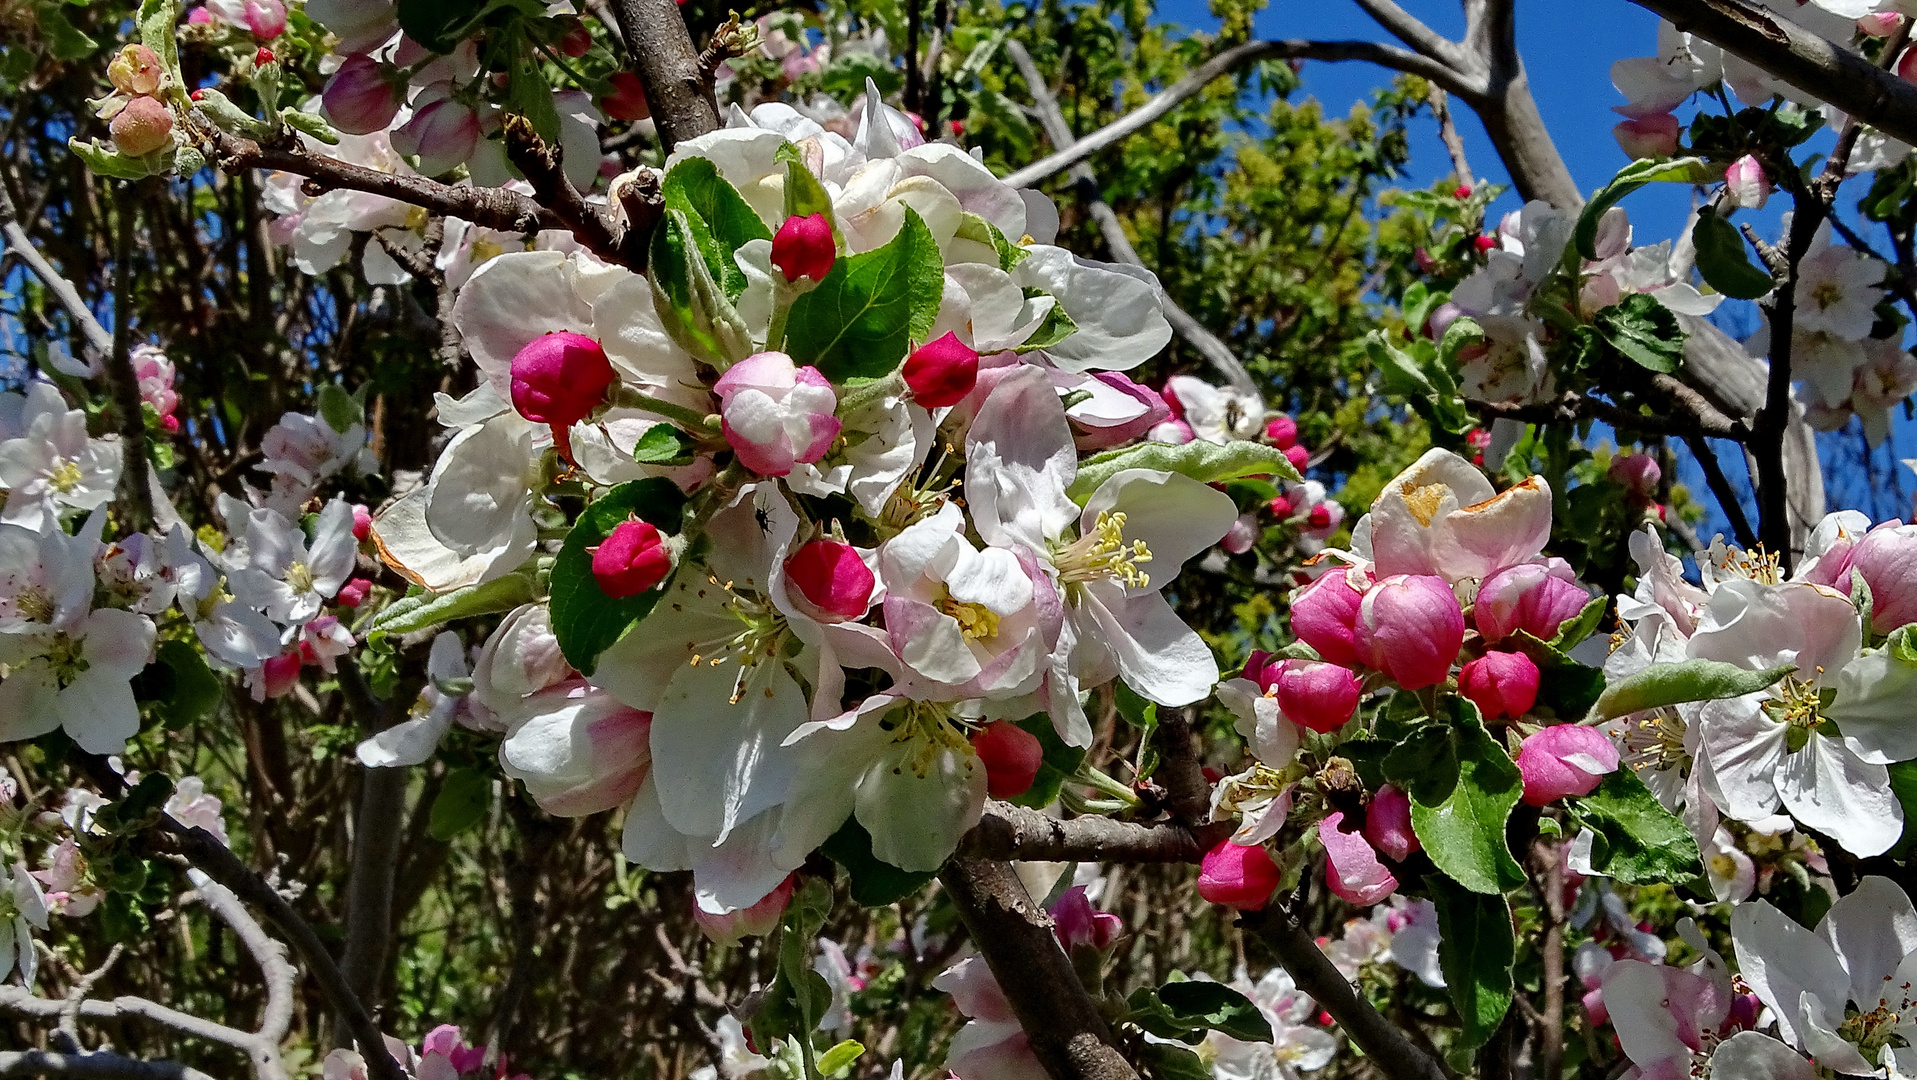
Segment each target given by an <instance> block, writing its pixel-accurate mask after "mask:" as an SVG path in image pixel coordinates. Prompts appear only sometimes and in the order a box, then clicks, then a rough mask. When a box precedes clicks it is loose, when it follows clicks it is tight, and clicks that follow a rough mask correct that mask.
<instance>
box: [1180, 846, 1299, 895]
mask: <svg viewBox="0 0 1917 1080" xmlns="http://www.w3.org/2000/svg"><path fill="white" fill-rule="evenodd" d="M1280 880H1281V875H1280V874H1279V872H1278V864H1277V863H1274V862H1272V861H1271V855H1270V854H1269V853H1268V852H1266V851H1265V846H1264V845H1263V844H1253V845H1252V846H1250V847H1241V846H1239V845H1237V844H1234V843H1232V842H1231V841H1230V840H1224V841H1220V842H1219V844H1218V846H1217V847H1215V848H1212V849H1211V850H1210V851H1208V852H1206V853H1205V858H1204V861H1203V862H1201V863H1199V865H1198V895H1200V896H1202V897H1204V898H1205V899H1207V900H1209V901H1211V902H1212V903H1214V904H1224V905H1225V906H1226V907H1233V908H1237V909H1238V910H1239V911H1261V910H1263V909H1264V906H1265V904H1266V903H1267V902H1269V901H1270V900H1271V894H1272V893H1273V892H1275V891H1277V889H1278V883H1279V881H1280Z"/></svg>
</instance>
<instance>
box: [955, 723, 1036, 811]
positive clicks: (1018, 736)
mask: <svg viewBox="0 0 1917 1080" xmlns="http://www.w3.org/2000/svg"><path fill="white" fill-rule="evenodd" d="M972 749H973V750H975V751H977V753H978V759H979V762H980V763H981V764H983V765H984V766H985V790H986V792H987V793H988V794H990V795H991V796H992V798H994V799H1016V798H1018V797H1019V796H1020V795H1023V794H1025V792H1026V791H1028V790H1030V789H1031V786H1032V783H1033V781H1035V780H1037V779H1038V767H1039V764H1040V763H1041V762H1042V761H1043V760H1044V758H1045V747H1044V745H1043V744H1041V743H1040V742H1039V741H1038V736H1036V735H1034V734H1032V733H1031V732H1029V731H1026V730H1025V729H1024V728H1022V727H1019V726H1018V725H1017V724H1014V723H1012V722H1011V721H1009V720H994V721H992V722H991V723H989V724H987V725H985V727H984V728H983V729H982V730H980V731H979V733H978V734H976V735H974V736H972Z"/></svg>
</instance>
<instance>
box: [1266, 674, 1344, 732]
mask: <svg viewBox="0 0 1917 1080" xmlns="http://www.w3.org/2000/svg"><path fill="white" fill-rule="evenodd" d="M1361 689H1362V688H1361V687H1360V686H1359V684H1358V677H1357V676H1356V675H1353V674H1352V673H1351V669H1349V668H1343V667H1339V666H1338V665H1337V664H1325V663H1320V662H1318V661H1316V660H1287V661H1285V662H1284V663H1283V664H1281V665H1279V668H1278V674H1277V677H1276V678H1275V679H1273V680H1272V690H1273V693H1274V695H1275V696H1276V697H1277V699H1278V709H1279V711H1281V712H1283V713H1284V714H1285V715H1286V716H1287V717H1290V718H1291V720H1293V721H1294V722H1296V723H1299V724H1303V725H1304V726H1306V727H1308V728H1310V729H1311V730H1313V731H1316V732H1320V733H1323V732H1330V731H1336V730H1338V729H1339V728H1341V727H1343V726H1345V723H1346V722H1347V721H1349V720H1350V719H1351V714H1352V713H1354V712H1356V711H1357V709H1358V696H1359V693H1360V691H1361Z"/></svg>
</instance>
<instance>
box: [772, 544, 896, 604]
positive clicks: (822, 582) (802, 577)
mask: <svg viewBox="0 0 1917 1080" xmlns="http://www.w3.org/2000/svg"><path fill="white" fill-rule="evenodd" d="M785 575H786V580H788V581H790V582H791V583H792V585H793V586H794V587H795V588H797V589H798V590H799V595H800V596H802V597H804V598H805V600H806V601H807V602H809V603H810V604H811V605H812V606H813V607H815V608H817V609H819V611H820V612H821V613H823V614H825V615H829V616H832V617H834V618H839V619H857V618H860V617H861V616H863V615H864V614H865V612H866V609H867V608H869V607H871V606H872V587H873V585H874V584H875V580H876V579H874V578H873V576H872V568H871V567H869V566H867V565H865V560H864V559H862V558H860V557H859V552H858V549H856V548H854V547H853V546H852V545H851V544H848V543H845V542H844V541H842V540H814V541H812V542H811V543H809V544H806V545H805V546H804V547H801V548H800V549H799V550H798V551H796V552H793V553H792V556H791V557H790V558H788V559H787V560H786V561H785Z"/></svg>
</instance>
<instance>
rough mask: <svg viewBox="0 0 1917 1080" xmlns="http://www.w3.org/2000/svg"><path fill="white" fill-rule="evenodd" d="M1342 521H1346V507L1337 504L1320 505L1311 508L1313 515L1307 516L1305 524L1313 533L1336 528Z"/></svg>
mask: <svg viewBox="0 0 1917 1080" xmlns="http://www.w3.org/2000/svg"><path fill="white" fill-rule="evenodd" d="M1342 520H1344V507H1342V506H1339V505H1338V504H1337V503H1319V504H1318V505H1317V506H1314V507H1312V508H1311V513H1309V514H1306V515H1305V524H1306V525H1308V526H1310V527H1311V528H1312V530H1313V531H1324V530H1326V529H1333V528H1336V527H1337V525H1338V523H1339V522H1340V521H1342Z"/></svg>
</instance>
